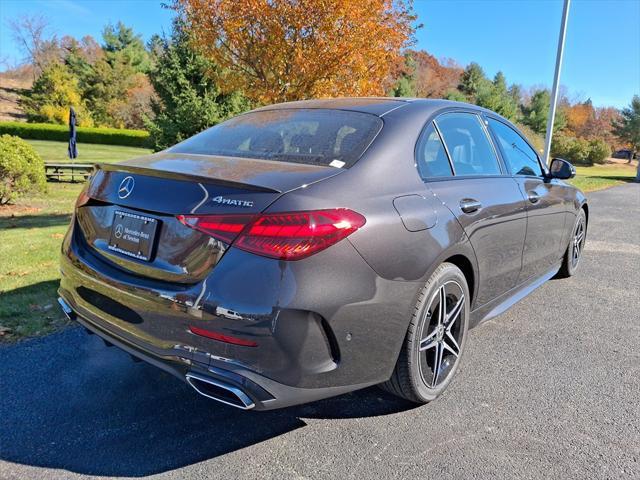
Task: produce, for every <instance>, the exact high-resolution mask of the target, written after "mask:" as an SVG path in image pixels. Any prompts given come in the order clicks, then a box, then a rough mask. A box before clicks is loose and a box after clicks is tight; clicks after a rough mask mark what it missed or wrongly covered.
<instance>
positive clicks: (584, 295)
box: [0, 184, 640, 479]
mask: <svg viewBox="0 0 640 480" xmlns="http://www.w3.org/2000/svg"><path fill="white" fill-rule="evenodd" d="M589 201H590V207H591V215H590V224H589V232H588V240H587V248H586V251H585V254H584V257H583V259H582V264H581V266H580V269H579V272H578V273H577V275H576V276H574V277H573V278H571V279H567V280H551V281H549V282H547V283H546V284H545V285H543V286H542V287H541V288H539V289H538V290H536V291H535V292H534V293H533V294H531V295H530V296H529V297H527V298H526V299H524V300H522V301H521V302H520V303H518V304H517V305H516V306H514V307H513V308H512V309H511V310H509V311H508V312H506V313H505V314H503V315H501V316H500V317H497V318H495V319H494V320H492V321H490V322H488V323H486V324H484V325H482V326H480V327H478V328H477V329H474V330H473V331H471V332H470V336H469V339H468V342H467V351H466V354H465V355H466V357H465V358H464V362H463V364H462V368H461V370H460V371H459V372H458V375H457V378H456V379H455V381H454V382H453V384H452V385H451V387H450V388H449V390H448V391H447V392H446V393H445V394H444V396H442V397H441V398H440V399H438V400H437V401H435V402H433V403H431V404H429V405H426V406H421V407H415V406H414V405H412V404H409V403H407V402H404V401H401V400H397V399H395V398H394V397H392V396H390V395H388V394H386V393H383V392H382V391H381V390H378V389H377V388H370V389H366V390H363V391H360V392H355V393H352V394H349V395H343V396H341V397H337V398H333V399H329V400H325V401H320V402H316V403H313V404H309V405H303V406H299V407H292V408H288V409H285V410H279V411H271V412H243V411H239V410H236V409H233V408H231V407H225V406H224V405H220V404H218V403H216V402H213V401H210V400H207V399H205V398H203V397H200V396H198V395H197V394H196V393H195V392H193V391H192V390H191V389H190V388H189V387H188V386H187V385H185V384H183V383H181V382H180V381H179V380H177V379H174V378H173V377H171V376H169V375H168V374H165V373H164V372H162V371H160V370H158V369H155V368H154V367H151V366H147V365H145V364H143V363H133V362H131V360H130V358H129V357H128V355H126V354H125V353H123V352H121V351H119V350H118V349H116V348H107V347H106V346H105V345H104V344H103V343H102V341H101V340H100V339H98V338H96V337H95V336H88V335H87V334H85V333H84V331H83V330H81V329H80V328H77V327H74V328H69V329H66V330H64V331H62V332H60V333H57V334H54V335H50V336H48V337H46V338H42V339H36V340H29V341H25V342H22V343H19V344H17V345H13V346H5V347H2V348H0V478H2V479H13V478H15V479H18V478H20V479H22V478H33V479H40V478H41V479H57V478H65V479H66V478H75V477H83V476H100V477H143V476H148V475H158V476H161V477H163V478H176V479H201V478H224V479H229V478H260V479H263V478H299V479H301V478H336V479H349V478H353V479H361V478H435V477H442V476H445V477H447V478H465V479H473V478H478V479H480V478H531V479H538V478H579V479H584V478H590V479H592V478H635V479H637V478H640V313H639V310H640V185H637V184H626V185H623V186H620V187H615V188H612V189H609V190H605V191H601V192H596V193H593V194H590V195H589Z"/></svg>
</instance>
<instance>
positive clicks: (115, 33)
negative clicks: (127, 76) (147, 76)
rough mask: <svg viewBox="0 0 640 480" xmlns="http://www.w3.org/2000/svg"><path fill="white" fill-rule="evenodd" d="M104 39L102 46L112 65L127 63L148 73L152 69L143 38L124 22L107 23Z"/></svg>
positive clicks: (138, 70)
mask: <svg viewBox="0 0 640 480" xmlns="http://www.w3.org/2000/svg"><path fill="white" fill-rule="evenodd" d="M102 41H103V44H102V48H103V50H104V51H105V53H106V56H107V61H108V62H109V64H110V65H112V66H113V65H114V64H115V63H121V64H127V65H129V66H131V67H132V68H133V69H134V70H135V71H136V72H139V73H147V72H148V71H149V70H150V68H151V61H150V59H149V53H148V52H147V50H146V49H145V48H144V43H143V42H142V38H141V37H140V35H136V34H135V33H134V31H133V29H132V28H129V27H127V26H126V25H125V24H124V23H122V22H118V23H117V25H115V26H113V25H111V24H109V25H107V26H106V27H105V28H104V30H103V31H102Z"/></svg>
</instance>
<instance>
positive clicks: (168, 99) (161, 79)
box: [147, 21, 249, 150]
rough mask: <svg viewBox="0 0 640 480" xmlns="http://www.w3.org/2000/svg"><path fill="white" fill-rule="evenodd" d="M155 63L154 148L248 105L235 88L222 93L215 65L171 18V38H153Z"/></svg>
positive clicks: (149, 125)
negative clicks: (215, 75) (196, 49)
mask: <svg viewBox="0 0 640 480" xmlns="http://www.w3.org/2000/svg"><path fill="white" fill-rule="evenodd" d="M153 44H154V46H155V51H156V52H157V55H158V57H157V60H156V62H157V63H156V65H155V68H154V69H153V70H151V72H150V78H151V83H152V84H153V87H154V88H155V91H156V93H157V95H158V100H157V101H154V102H153V103H152V109H153V112H154V114H155V115H154V119H153V120H151V119H150V120H148V121H147V128H148V129H149V131H150V133H151V137H152V139H153V141H154V145H155V148H156V150H160V149H164V148H167V147H169V146H171V145H173V144H175V143H177V142H180V141H182V140H184V139H185V138H188V137H190V136H192V135H194V134H196V133H198V132H200V131H202V130H204V129H205V128H208V127H210V126H212V125H215V124H217V123H219V122H221V121H223V120H225V119H226V118H228V117H230V116H233V115H236V114H238V113H240V112H242V111H244V110H247V109H248V108H249V105H248V102H247V100H246V99H245V98H244V97H243V96H242V95H241V94H240V93H238V92H231V93H223V92H222V91H221V90H220V88H219V87H218V85H217V84H216V82H215V81H214V80H212V73H213V72H215V71H216V70H217V67H216V65H214V64H213V63H212V62H211V61H209V60H207V59H206V58H204V57H203V56H201V55H199V54H198V53H196V52H195V51H194V50H193V49H192V48H191V46H190V44H189V37H188V34H187V32H186V31H185V30H184V29H183V26H182V25H181V24H180V22H179V21H176V22H174V25H173V31H172V35H171V38H169V39H166V38H165V39H162V40H161V41H159V40H158V38H156V39H154V41H153Z"/></svg>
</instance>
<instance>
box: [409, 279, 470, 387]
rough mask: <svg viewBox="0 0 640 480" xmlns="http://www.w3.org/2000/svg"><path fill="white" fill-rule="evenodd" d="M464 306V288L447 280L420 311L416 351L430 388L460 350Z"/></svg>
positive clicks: (440, 379) (438, 382)
mask: <svg viewBox="0 0 640 480" xmlns="http://www.w3.org/2000/svg"><path fill="white" fill-rule="evenodd" d="M464 309H465V296H464V290H463V289H462V287H461V286H460V285H459V284H458V283H457V282H455V281H453V280H450V281H447V282H445V283H443V284H442V285H440V286H439V287H438V289H437V290H436V292H435V293H434V294H433V296H432V297H431V299H430V301H429V306H428V307H427V309H426V310H425V311H424V316H425V318H424V321H423V322H422V325H423V327H422V335H421V337H420V338H421V339H422V340H420V344H419V345H418V354H419V359H420V373H421V375H422V380H423V382H424V383H425V384H426V385H427V386H428V387H430V388H436V387H438V386H439V385H441V384H442V383H443V382H444V381H445V380H446V378H447V377H448V376H449V374H450V373H451V371H452V370H453V367H454V365H455V363H456V362H457V361H458V359H459V357H460V354H461V353H462V352H461V349H460V345H462V336H463V334H464V333H463V332H464V328H463V320H462V318H463V317H462V316H463V315H465V311H464Z"/></svg>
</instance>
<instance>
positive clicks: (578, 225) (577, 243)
mask: <svg viewBox="0 0 640 480" xmlns="http://www.w3.org/2000/svg"><path fill="white" fill-rule="evenodd" d="M580 234H582V236H581V237H580ZM586 241H587V214H586V213H585V211H584V209H583V208H581V209H580V212H578V215H577V217H576V222H575V223H574V225H573V230H571V239H570V240H569V245H567V250H566V251H565V252H564V256H563V257H562V266H561V267H560V270H558V273H557V274H556V278H568V277H571V276H573V275H574V274H575V273H576V270H577V269H578V265H580V258H582V251H583V249H584V246H585V243H586ZM576 249H577V250H576ZM576 255H577V256H576Z"/></svg>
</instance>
